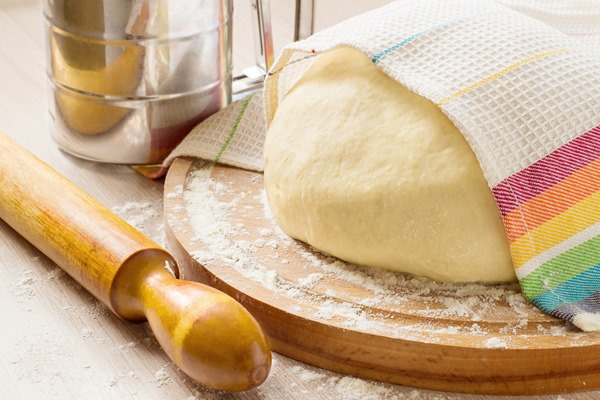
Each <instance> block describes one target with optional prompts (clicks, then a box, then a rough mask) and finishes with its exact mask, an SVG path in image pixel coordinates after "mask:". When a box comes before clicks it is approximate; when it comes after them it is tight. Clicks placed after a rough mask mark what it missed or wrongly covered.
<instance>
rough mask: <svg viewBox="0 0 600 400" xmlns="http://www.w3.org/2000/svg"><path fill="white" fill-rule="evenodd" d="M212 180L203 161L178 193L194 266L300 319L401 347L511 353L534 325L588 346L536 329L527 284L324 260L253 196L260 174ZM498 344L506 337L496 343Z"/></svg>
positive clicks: (259, 194)
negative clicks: (219, 269)
mask: <svg viewBox="0 0 600 400" xmlns="http://www.w3.org/2000/svg"><path fill="white" fill-rule="evenodd" d="M211 171H212V164H210V163H202V162H198V163H197V164H195V165H194V167H193V168H192V169H191V170H190V172H189V173H188V176H187V179H186V183H185V187H184V188H182V189H181V192H182V193H180V190H179V189H177V193H176V194H173V196H180V195H181V196H182V199H183V203H184V206H185V211H186V212H185V215H186V218H187V219H188V221H187V222H188V223H189V225H190V226H191V227H192V228H193V230H194V235H193V238H192V240H194V241H196V242H197V243H199V244H201V245H200V246H198V248H199V250H198V251H196V252H194V253H193V254H192V257H194V258H195V259H196V260H197V261H198V262H199V263H200V264H203V265H208V264H211V263H212V264H214V263H218V264H219V265H223V263H224V264H225V265H227V266H229V267H232V268H234V269H235V271H236V272H237V273H239V275H241V276H242V277H244V278H246V279H247V280H249V281H250V282H255V283H259V284H260V285H261V286H262V287H264V288H266V289H268V290H269V291H271V292H272V293H273V294H274V295H278V296H283V297H282V299H290V300H292V301H289V302H287V303H288V305H285V304H284V303H286V302H285V301H283V302H280V303H281V304H282V305H281V307H282V308H284V309H285V310H286V311H288V312H290V313H298V314H302V315H303V316H310V317H311V318H313V319H316V320H321V321H326V322H328V323H332V324H336V325H337V326H340V327H342V328H350V329H355V330H358V331H363V332H369V333H375V334H377V333H381V334H385V335H389V336H391V337H398V338H406V339H413V338H419V339H422V340H429V341H436V340H439V339H436V337H435V336H436V335H431V334H432V333H433V334H444V335H447V336H448V337H449V338H450V339H451V338H452V337H457V338H458V337H459V336H465V335H469V336H473V337H481V338H482V340H483V341H482V342H481V346H482V347H488V348H499V349H500V348H505V347H509V348H510V341H506V340H505V336H504V335H507V336H508V337H510V336H515V337H516V336H518V335H521V334H525V332H526V328H528V326H532V327H533V332H534V334H539V335H551V336H561V335H565V336H567V335H570V336H569V337H571V340H572V342H573V343H575V345H576V343H577V340H578V339H579V336H578V332H577V330H575V329H572V328H571V326H570V325H569V324H568V323H565V322H562V321H556V322H552V323H551V324H550V325H549V323H548V322H545V323H544V324H541V325H538V326H536V325H535V323H536V321H538V320H544V321H547V317H546V316H545V315H544V314H542V313H541V311H539V310H538V309H537V308H535V307H534V306H533V305H531V304H530V303H529V302H528V301H527V300H526V299H525V298H524V297H523V296H522V294H521V291H520V288H519V286H518V284H517V283H502V284H494V283H465V284H460V283H449V282H439V281H434V280H431V279H427V278H420V277H415V276H411V275H408V274H402V273H398V272H393V271H388V270H384V269H380V268H371V267H365V266H359V265H353V264H350V263H347V262H343V261H341V260H339V259H337V258H334V257H330V256H327V255H325V254H322V253H321V252H319V251H316V250H315V249H313V248H311V247H310V246H309V245H306V244H304V243H301V242H299V241H295V240H293V239H291V238H290V237H289V236H287V235H286V234H285V233H284V232H283V231H282V230H281V229H279V227H278V226H277V225H276V224H275V223H274V221H273V217H272V215H271V213H270V210H269V206H268V202H267V200H266V196H265V193H264V190H260V189H257V188H260V187H261V186H260V185H254V187H255V188H254V189H253V188H252V184H251V183H254V184H256V183H257V182H258V181H256V179H260V178H259V175H256V174H254V175H252V174H251V175H249V178H248V179H249V180H252V181H253V182H241V183H240V182H236V183H234V182H228V181H227V179H226V178H225V176H224V175H223V176H222V179H221V178H219V177H218V178H217V179H213V178H211ZM240 187H241V188H242V191H240V189H238V188H240ZM241 289H242V290H243V287H242V288H241ZM396 319H398V321H399V322H400V323H397V324H396V323H394V321H395V320H396ZM407 321H409V322H407ZM410 321H416V322H414V324H413V323H411V322H410ZM490 321H491V322H490ZM496 321H499V322H496ZM502 321H510V322H502ZM499 324H503V325H499ZM532 324H533V325H532ZM528 329H529V330H527V332H529V333H528V334H531V328H528ZM494 335H499V337H498V338H495V337H491V338H490V337H489V336H494ZM485 340H487V342H486V341H485Z"/></svg>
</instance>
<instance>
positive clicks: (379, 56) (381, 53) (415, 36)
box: [371, 23, 447, 63]
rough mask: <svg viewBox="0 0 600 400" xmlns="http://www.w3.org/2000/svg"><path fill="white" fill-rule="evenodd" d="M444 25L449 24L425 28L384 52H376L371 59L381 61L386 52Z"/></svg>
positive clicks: (374, 61)
mask: <svg viewBox="0 0 600 400" xmlns="http://www.w3.org/2000/svg"><path fill="white" fill-rule="evenodd" d="M444 25H447V23H444V24H439V25H436V26H434V27H432V28H429V29H426V30H424V31H422V32H419V33H415V34H414V35H412V36H409V37H407V38H406V39H404V40H403V41H401V42H400V43H396V44H395V45H393V46H392V47H388V48H387V49H385V50H383V51H382V52H380V53H377V54H375V55H374V56H373V58H372V59H371V61H372V62H373V63H376V62H377V61H379V59H380V58H381V57H383V56H385V55H386V54H389V53H391V52H392V51H394V50H398V49H399V48H400V47H402V46H404V45H405V44H407V43H410V42H412V41H413V40H415V39H418V38H420V37H421V36H423V35H425V34H427V33H429V32H431V31H433V30H435V29H437V28H439V27H440V26H444Z"/></svg>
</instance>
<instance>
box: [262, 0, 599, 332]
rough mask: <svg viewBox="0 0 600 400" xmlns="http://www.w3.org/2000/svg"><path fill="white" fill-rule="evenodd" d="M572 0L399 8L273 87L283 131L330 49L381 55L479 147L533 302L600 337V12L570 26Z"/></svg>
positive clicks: (294, 60)
mask: <svg viewBox="0 0 600 400" xmlns="http://www.w3.org/2000/svg"><path fill="white" fill-rule="evenodd" d="M503 3H506V5H505V4H503ZM566 3H567V2H566V1H565V2H556V1H555V2H540V1H539V0H519V1H518V2H517V1H516V0H514V1H513V0H503V1H492V0H398V1H395V2H393V3H391V4H389V5H387V6H384V7H382V8H380V9H377V10H374V11H372V12H369V13H367V14H363V15H360V16H357V17H355V18H352V19H350V20H347V21H345V22H343V23H341V24H339V25H336V26H334V27H332V28H330V29H328V30H326V31H323V32H320V33H317V34H316V35H314V36H312V37H310V38H308V39H307V40H305V41H301V42H297V43H293V44H291V45H288V46H287V47H286V48H285V49H284V51H283V53H282V55H281V56H280V57H279V59H278V61H277V62H276V63H275V65H274V66H273V68H272V69H271V71H270V74H269V77H268V78H267V81H266V85H265V111H266V118H267V123H269V122H270V121H271V120H272V118H273V115H274V113H275V110H276V109H277V105H278V103H279V101H281V99H282V98H283V97H285V95H286V93H287V92H288V90H290V88H291V87H292V86H293V85H294V84H295V83H296V82H297V80H298V79H299V78H300V76H302V74H303V73H304V71H306V70H307V68H308V67H309V66H310V65H311V64H312V62H313V61H314V60H315V59H316V58H317V57H318V56H319V54H320V53H323V52H326V51H328V50H331V49H333V48H336V47H340V46H350V47H354V48H357V49H359V50H361V51H362V52H364V53H365V54H367V55H368V56H369V57H370V58H371V60H372V62H373V63H374V64H375V65H377V66H378V67H379V68H381V69H382V70H383V71H384V72H386V73H387V74H388V75H389V76H391V77H392V78H394V79H395V80H397V81H398V82H400V83H402V84H403V85H405V86H406V87H408V88H409V89H411V90H413V91H414V92H416V93H418V94H420V95H422V96H425V97H427V98H429V99H430V100H431V101H433V102H434V103H435V104H437V105H438V106H439V107H440V108H441V110H442V111H443V112H444V113H445V114H446V115H447V116H448V117H449V118H450V119H451V120H452V121H453V122H454V124H455V125H456V126H457V127H458V129H459V130H460V131H461V132H462V133H463V135H464V136H465V138H466V139H467V141H468V142H469V144H470V145H471V147H472V148H473V151H474V152H475V154H476V156H477V158H478V160H479V162H480V164H481V167H482V170H483V172H484V176H485V177H486V179H487V181H488V184H489V186H490V187H491V188H492V192H493V194H494V196H495V199H496V201H497V204H498V208H499V210H500V212H501V214H502V217H503V219H504V223H505V227H506V232H507V236H508V239H509V242H510V250H511V254H512V259H513V263H514V266H515V269H516V273H517V277H518V279H519V281H520V284H521V287H522V289H523V294H524V295H525V297H527V298H528V299H529V300H530V301H531V302H532V303H533V304H535V305H536V306H537V307H539V308H540V309H542V310H543V311H545V312H547V313H549V314H551V315H554V316H556V317H559V318H562V319H565V320H568V321H571V322H572V323H574V324H575V325H576V326H578V327H580V328H581V329H583V330H588V331H593V330H600V169H599V168H600V51H599V47H598V46H593V45H591V44H592V43H597V40H596V41H593V40H589V38H590V37H596V39H597V38H598V35H600V2H598V3H596V6H594V5H593V4H592V5H590V4H591V3H590V2H587V3H586V4H587V6H586V7H583V6H581V4H583V3H581V2H579V1H577V0H573V1H569V2H568V4H569V5H570V6H572V7H579V8H578V11H579V12H580V16H581V18H582V19H586V20H587V21H591V22H590V23H587V24H586V23H583V24H571V25H565V23H564V22H563V20H561V18H560V17H561V16H563V15H566V14H568V12H569V11H570V13H569V15H570V16H571V17H572V15H573V9H572V8H565V7H563V9H560V7H558V8H557V6H560V5H561V4H566ZM508 6H512V7H515V8H516V7H520V10H519V12H516V11H515V10H513V9H511V8H510V7H508ZM594 7H595V8H594ZM544 18H546V19H547V20H548V22H549V23H542V22H540V21H539V19H544ZM567 20H568V18H567ZM592 22H593V23H592ZM594 24H595V25H594ZM557 28H558V29H557ZM582 39H585V40H582Z"/></svg>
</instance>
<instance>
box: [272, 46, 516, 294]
mask: <svg viewBox="0 0 600 400" xmlns="http://www.w3.org/2000/svg"><path fill="white" fill-rule="evenodd" d="M264 159H265V170H264V179H265V191H266V194H267V198H268V202H269V206H270V208H271V211H272V213H273V216H274V218H275V221H276V222H277V224H278V225H279V226H280V227H281V228H282V229H283V231H285V232H286V233H287V234H288V235H290V236H291V237H293V238H296V239H299V240H301V241H304V242H306V243H309V244H310V245H312V246H313V247H315V248H317V249H319V250H321V251H323V252H325V253H329V254H331V255H333V256H336V257H338V258H340V259H343V260H346V261H349V262H352V263H357V264H364V265H370V266H374V267H381V268H386V269H390V270H394V271H400V272H407V273H410V274H414V275H418V276H425V277H429V278H433V279H437V280H442V281H452V282H467V281H486V282H499V281H514V280H515V273H514V269H513V266H512V261H511V258H510V254H509V248H508V243H507V239H506V233H505V230H504V226H503V224H502V220H501V217H500V215H499V212H498V208H497V206H496V202H495V200H494V198H493V196H492V193H491V190H490V189H489V187H488V184H487V182H486V180H485V178H484V176H483V172H482V171H481V168H480V166H479V163H478V161H477V159H476V158H475V154H474V153H473V151H472V150H471V148H470V146H469V145H468V143H467V142H466V140H465V138H464V137H463V135H462V134H461V133H460V132H459V131H458V129H457V128H456V127H455V126H454V124H453V123H452V122H451V121H450V120H449V119H448V118H447V117H446V116H445V115H444V114H443V113H442V111H441V110H440V109H439V108H438V107H437V106H436V105H434V104H433V103H432V102H431V101H429V100H428V99H426V98H424V97H421V96H419V95H417V94H415V93H413V92H411V91H410V90H408V89H407V88H405V87H404V86H402V85H400V84H399V83H397V82H396V81H394V80H393V79H392V78H390V77H389V76H387V75H386V74H385V73H383V72H382V71H380V70H379V69H378V68H377V67H376V66H375V65H374V64H373V63H372V62H371V60H369V59H368V58H367V57H366V56H365V55H364V54H363V53H361V52H359V51H358V50H355V49H350V48H341V49H336V50H333V51H331V52H328V53H326V54H323V55H321V56H319V57H318V59H317V60H316V61H315V62H314V64H313V65H312V66H311V67H310V69H309V70H308V71H307V72H306V74H305V75H304V76H303V77H302V78H301V79H300V80H299V81H298V83H297V84H296V85H295V86H294V87H293V88H292V89H291V90H290V92H289V93H288V94H287V95H286V97H285V98H284V99H283V101H282V102H281V104H280V105H279V107H278V109H277V111H276V114H275V116H274V119H273V121H272V123H271V125H270V127H269V130H268V133H267V138H266V142H265V148H264Z"/></svg>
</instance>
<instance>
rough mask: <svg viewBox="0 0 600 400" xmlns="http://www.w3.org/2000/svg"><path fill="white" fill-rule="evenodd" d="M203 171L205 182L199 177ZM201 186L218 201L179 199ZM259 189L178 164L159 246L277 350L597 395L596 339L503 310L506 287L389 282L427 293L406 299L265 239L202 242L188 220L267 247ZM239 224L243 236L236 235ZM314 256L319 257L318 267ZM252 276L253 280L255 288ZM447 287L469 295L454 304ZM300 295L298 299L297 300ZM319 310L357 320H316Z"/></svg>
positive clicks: (396, 378)
mask: <svg viewBox="0 0 600 400" xmlns="http://www.w3.org/2000/svg"><path fill="white" fill-rule="evenodd" d="M200 169H202V171H207V174H206V175H205V176H204V175H197V174H196V172H197V171H199V170H200ZM208 174H209V175H208ZM194 180H195V181H196V182H193V181H194ZM198 181H200V182H204V181H205V182H207V183H208V182H209V181H213V182H216V183H214V184H212V185H208V186H209V187H211V188H213V189H210V190H209V192H210V193H209V196H206V195H204V194H203V196H204V197H202V199H205V198H210V199H212V200H211V201H212V202H214V203H215V204H208V203H209V202H208V201H204V202H202V201H198V202H197V203H194V202H193V203H190V201H189V200H187V199H190V198H193V197H194V196H196V195H197V194H196V193H194V192H193V191H194V190H197V189H195V188H196V187H198V186H200V187H202V188H205V185H202V184H201V185H198ZM197 185H198V186H197ZM262 191H263V183H262V174H258V173H254V172H250V171H244V170H240V169H235V168H230V167H226V166H219V165H217V166H214V167H213V166H208V167H199V166H196V165H195V164H194V163H192V162H190V161H187V160H177V161H176V163H174V164H173V166H172V167H171V169H170V171H169V175H168V176H167V181H166V183H165V193H167V194H168V195H167V196H166V199H165V217H166V219H167V223H168V228H169V229H168V236H167V238H168V239H169V244H170V247H171V248H172V251H173V252H174V255H175V256H176V258H177V259H178V261H179V262H180V267H181V269H182V275H183V276H185V277H186V278H187V279H193V280H199V281H201V282H205V283H208V284H210V285H211V286H214V287H217V288H219V289H221V290H223V291H225V292H227V293H228V294H230V295H231V296H233V297H235V298H236V299H238V300H239V301H240V302H242V303H243V304H244V305H245V306H246V307H247V308H248V309H249V310H250V311H251V312H252V313H253V314H254V315H255V317H256V318H257V319H258V320H259V321H260V323H261V324H262V326H263V328H264V329H265V331H266V332H267V335H268V336H269V339H270V341H271V344H272V347H273V349H274V350H275V351H277V352H280V353H282V354H284V355H286V356H289V357H292V358H295V359H298V360H301V361H304V362H307V363H309V364H313V365H316V366H319V367H323V368H328V369H331V370H334V371H338V372H342V373H345V374H351V375H355V376H359V377H362V378H368V379H375V380H380V381H385V382H391V383H396V384H402V385H407V386H413V387H420V388H427V389H435V390H445V391H453V392H466V393H483V394H512V395H515V394H543V393H564V392H573V391H583V390H589V389H590V388H598V387H600V375H599V372H600V334H595V333H592V334H590V333H582V332H579V331H576V330H571V331H567V324H566V323H565V322H563V321H560V320H557V319H555V318H553V317H550V316H548V315H545V314H542V313H541V312H539V311H538V310H537V309H535V308H533V307H527V304H526V303H523V304H520V305H519V307H517V308H515V307H514V306H511V305H510V304H508V303H507V302H506V301H507V299H508V301H509V302H510V300H513V301H514V300H515V299H516V296H517V294H516V293H514V292H513V291H512V290H509V291H508V292H507V293H509V296H505V295H503V294H502V293H501V292H499V289H500V288H501V287H502V288H506V287H509V286H507V285H481V286H477V285H472V284H471V285H464V284H463V285H461V284H455V285H451V284H448V285H445V286H442V285H438V284H435V285H434V282H433V281H426V280H416V279H414V280H412V281H411V279H406V278H405V277H404V276H397V277H396V276H391V275H390V276H389V277H388V278H390V279H391V278H397V280H398V281H399V282H401V283H400V284H398V285H400V286H402V285H404V286H408V287H409V288H410V287H411V286H415V283H416V284H418V285H427V284H428V282H429V283H430V284H431V289H430V290H427V291H426V292H424V293H425V294H424V295H422V296H414V295H410V296H404V297H403V293H407V291H406V290H404V289H405V288H393V287H390V288H386V287H374V285H375V283H376V281H375V279H369V278H370V277H369V276H368V275H367V274H366V273H365V274H364V278H362V279H361V280H360V281H361V282H365V283H363V284H362V285H361V284H360V283H357V284H352V281H349V280H345V279H344V278H343V277H342V276H341V274H351V275H349V277H351V278H352V280H353V281H357V280H358V279H357V278H358V277H359V276H360V273H361V272H360V271H359V270H357V269H354V268H346V267H340V268H339V269H338V270H337V271H339V272H340V275H336V274H335V273H333V274H327V273H324V271H327V270H331V264H332V262H335V261H334V260H331V259H328V258H326V257H324V256H323V255H321V253H319V252H318V251H316V250H314V249H311V248H309V247H308V246H303V245H301V244H295V245H294V246H290V245H289V244H286V241H285V239H284V240H280V239H279V238H278V237H277V235H274V234H270V233H269V235H268V236H267V237H268V239H269V244H268V245H267V246H264V247H262V248H261V247H259V248H258V249H256V250H254V249H252V250H249V251H247V252H242V251H238V252H236V251H234V247H235V246H233V245H232V246H230V248H228V249H225V251H221V250H219V249H220V248H221V246H220V243H216V244H215V242H214V240H213V239H209V236H210V237H212V236H213V235H216V234H218V233H219V232H217V231H214V232H212V231H211V232H210V233H207V236H206V237H202V236H200V234H201V233H199V232H198V231H197V229H196V226H195V225H194V222H193V221H194V215H193V214H195V213H197V214H199V215H202V216H204V217H203V220H198V221H196V223H204V224H206V225H216V224H219V225H220V226H222V227H221V228H220V232H227V233H226V234H225V233H224V234H223V235H224V236H227V238H229V239H230V240H231V242H232V243H234V242H236V241H243V242H245V243H249V245H248V246H246V247H252V246H253V245H254V246H260V244H258V243H262V242H264V241H265V239H264V238H265V236H264V234H263V235H261V232H276V230H277V228H276V226H275V225H274V222H273V221H272V217H271V216H270V215H269V214H268V213H267V212H266V211H265V204H263V202H262V200H261V199H262V198H263V196H262ZM177 193H181V195H175V194H177ZM240 193H241V194H242V195H241V196H238V195H239V194H240ZM169 194H170V195H169ZM190 205H191V206H190ZM203 207H205V208H206V210H210V212H209V213H212V212H213V211H212V210H219V209H224V210H227V211H226V214H227V215H226V216H224V217H222V218H220V219H217V218H215V219H209V218H207V217H206V216H207V215H209V213H206V212H205V211H204V210H203ZM236 226H238V227H243V229H238V230H237V231H236V230H235V228H234V227H236ZM302 253H308V255H306V254H305V255H304V256H302V255H301V254H302ZM206 254H210V256H208V257H207V256H206ZM251 258H252V260H251V261H250V259H251ZM316 259H322V260H323V263H322V265H321V267H319V266H318V265H317V264H316V263H315V260H316ZM282 260H283V261H282ZM241 264H243V265H241ZM253 268H255V269H256V270H252V269H253ZM258 268H260V270H261V274H260V275H258V276H257V277H256V279H255V278H254V277H255V276H256V272H257V270H258ZM318 276H324V278H323V279H322V280H320V281H319V282H318V284H315V285H308V284H307V282H308V281H310V280H311V279H313V280H314V278H315V277H318ZM273 280H275V281H276V284H275V285H274V284H273ZM386 289H387V290H389V293H385V294H384V296H389V298H393V299H395V300H394V301H393V302H385V301H377V302H376V301H375V300H376V298H377V293H378V292H379V293H381V291H384V290H386ZM415 289H416V286H415ZM475 289H476V291H475ZM453 290H454V291H455V292H457V293H458V292H466V291H469V290H470V291H473V292H474V293H476V294H473V296H471V297H468V296H462V297H461V296H458V295H456V296H453V294H452V293H451V292H452V291H453ZM298 291H302V292H303V293H302V295H301V296H299V295H298ZM410 291H411V290H408V292H410ZM415 291H416V290H415ZM448 297H449V298H451V299H452V301H453V304H452V307H456V306H457V305H460V312H458V313H457V312H455V313H444V312H438V313H431V312H429V313H428V311H430V310H431V309H433V308H435V307H438V306H439V303H442V302H443V299H445V298H448ZM438 299H439V300H438ZM478 301H479V302H481V303H485V304H484V305H485V306H486V307H488V308H489V310H488V311H487V312H486V311H484V310H482V311H480V312H479V313H477V314H475V315H468V313H467V312H466V311H465V310H466V309H467V308H475V307H478V304H476V303H477V302H478ZM324 303H325V304H331V305H332V306H334V307H335V308H336V309H339V310H348V309H354V310H356V311H355V313H354V314H353V315H348V314H347V313H342V312H340V313H337V314H334V316H333V317H331V316H330V315H327V317H325V318H324V317H323V316H322V314H323V313H324V311H325V309H324V308H323V307H321V305H322V304H324ZM329 310H330V311H332V309H331V308H329ZM441 311H444V310H441ZM353 319H355V320H361V321H362V325H365V327H364V328H363V327H361V324H357V323H356V322H357V321H355V320H353ZM475 326H476V327H477V331H476V332H474V331H473V327H475ZM468 327H470V328H469V329H464V328H468ZM561 329H562V332H561V333H560V334H557V332H558V331H560V330H561ZM532 365H535V368H532Z"/></svg>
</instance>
